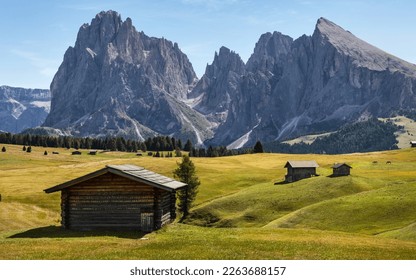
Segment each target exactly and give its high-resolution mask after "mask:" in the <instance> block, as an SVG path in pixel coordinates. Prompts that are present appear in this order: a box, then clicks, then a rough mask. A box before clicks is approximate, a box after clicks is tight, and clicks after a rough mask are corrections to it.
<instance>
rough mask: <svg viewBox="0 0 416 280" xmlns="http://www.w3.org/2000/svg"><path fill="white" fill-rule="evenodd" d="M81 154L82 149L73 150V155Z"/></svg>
mask: <svg viewBox="0 0 416 280" xmlns="http://www.w3.org/2000/svg"><path fill="white" fill-rule="evenodd" d="M80 154H81V152H80V151H73V152H72V155H80Z"/></svg>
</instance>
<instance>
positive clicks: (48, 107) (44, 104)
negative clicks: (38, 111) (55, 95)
mask: <svg viewBox="0 0 416 280" xmlns="http://www.w3.org/2000/svg"><path fill="white" fill-rule="evenodd" d="M30 104H31V105H33V106H34V107H39V108H43V109H44V110H45V112H47V113H49V112H50V111H51V102H50V101H32V102H30Z"/></svg>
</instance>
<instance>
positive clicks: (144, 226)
mask: <svg viewBox="0 0 416 280" xmlns="http://www.w3.org/2000/svg"><path fill="white" fill-rule="evenodd" d="M140 228H141V230H142V231H144V232H151V231H153V213H141V214H140Z"/></svg>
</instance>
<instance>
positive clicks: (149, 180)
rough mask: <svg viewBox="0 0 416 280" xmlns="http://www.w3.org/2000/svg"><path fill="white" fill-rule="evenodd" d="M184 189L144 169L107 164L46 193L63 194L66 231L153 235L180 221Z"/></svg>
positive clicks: (176, 182) (49, 189)
mask: <svg viewBox="0 0 416 280" xmlns="http://www.w3.org/2000/svg"><path fill="white" fill-rule="evenodd" d="M183 187H186V184H184V183H182V182H179V181H176V180H174V179H172V178H169V177H166V176H163V175H160V174H157V173H155V172H152V171H149V170H146V169H144V168H143V167H139V166H135V165H107V166H106V167H105V168H103V169H100V170H98V171H95V172H93V173H90V174H87V175H84V176H82V177H79V178H76V179H74V180H71V181H68V182H65V183H63V184H60V185H57V186H54V187H51V188H48V189H45V190H44V191H45V193H54V192H57V191H60V192H61V225H62V227H63V228H67V229H75V230H90V229H135V230H140V231H142V232H151V231H154V230H157V229H160V228H161V227H162V226H164V225H165V224H168V223H170V222H172V221H173V220H174V219H175V218H176V191H177V190H179V189H181V188H183Z"/></svg>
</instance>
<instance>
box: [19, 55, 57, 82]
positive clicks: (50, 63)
mask: <svg viewBox="0 0 416 280" xmlns="http://www.w3.org/2000/svg"><path fill="white" fill-rule="evenodd" d="M11 53H12V54H14V55H16V56H18V57H20V58H23V59H25V60H27V61H28V63H30V65H32V66H33V67H35V68H36V69H38V73H39V74H41V75H42V76H44V77H47V78H52V77H53V75H54V74H55V72H56V70H57V69H58V66H59V61H57V60H52V59H46V58H43V57H40V56H39V55H38V54H36V53H33V52H28V51H22V50H18V49H13V50H11Z"/></svg>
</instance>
